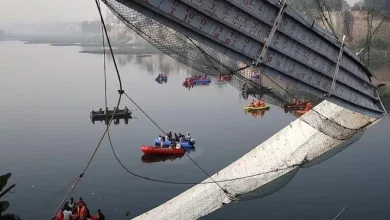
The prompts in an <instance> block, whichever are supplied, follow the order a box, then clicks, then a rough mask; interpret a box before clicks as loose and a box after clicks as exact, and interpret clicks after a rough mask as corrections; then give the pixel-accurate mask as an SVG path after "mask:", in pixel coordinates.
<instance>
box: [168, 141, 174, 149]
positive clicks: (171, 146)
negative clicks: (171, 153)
mask: <svg viewBox="0 0 390 220" xmlns="http://www.w3.org/2000/svg"><path fill="white" fill-rule="evenodd" d="M169 147H170V148H171V149H175V147H176V142H175V141H172V142H171V145H170V146H169Z"/></svg>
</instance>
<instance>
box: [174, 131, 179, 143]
mask: <svg viewBox="0 0 390 220" xmlns="http://www.w3.org/2000/svg"><path fill="white" fill-rule="evenodd" d="M175 141H179V136H177V134H176V133H175Z"/></svg>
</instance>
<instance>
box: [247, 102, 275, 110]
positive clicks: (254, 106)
mask: <svg viewBox="0 0 390 220" xmlns="http://www.w3.org/2000/svg"><path fill="white" fill-rule="evenodd" d="M270 108H271V107H270V106H266V105H265V103H264V101H263V100H256V101H255V100H252V102H251V103H250V104H249V105H247V106H244V110H246V111H259V110H263V111H267V110H269V109H270Z"/></svg>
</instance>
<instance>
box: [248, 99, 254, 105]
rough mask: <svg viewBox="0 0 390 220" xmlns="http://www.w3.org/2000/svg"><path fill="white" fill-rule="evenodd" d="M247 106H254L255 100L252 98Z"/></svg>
mask: <svg viewBox="0 0 390 220" xmlns="http://www.w3.org/2000/svg"><path fill="white" fill-rule="evenodd" d="M249 107H255V100H254V99H253V100H252V102H251V103H250V104H249Z"/></svg>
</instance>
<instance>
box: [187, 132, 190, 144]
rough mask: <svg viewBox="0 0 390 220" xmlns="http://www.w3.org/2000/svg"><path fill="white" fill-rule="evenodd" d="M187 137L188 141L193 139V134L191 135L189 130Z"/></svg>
mask: <svg viewBox="0 0 390 220" xmlns="http://www.w3.org/2000/svg"><path fill="white" fill-rule="evenodd" d="M186 139H187V141H188V142H190V141H191V135H190V133H189V132H188V133H187V137H186Z"/></svg>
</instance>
